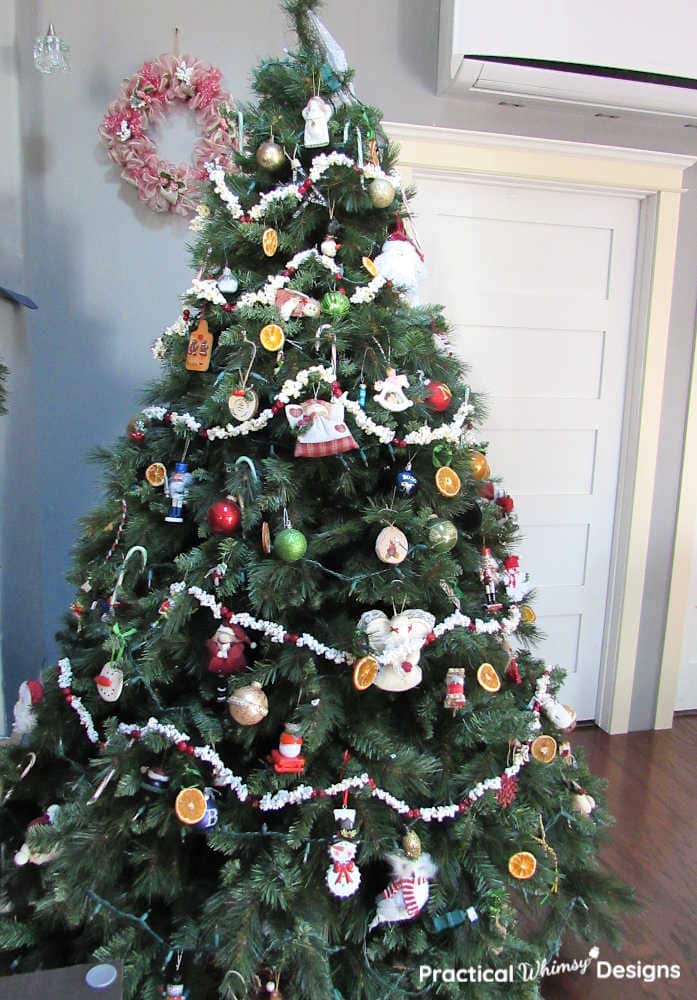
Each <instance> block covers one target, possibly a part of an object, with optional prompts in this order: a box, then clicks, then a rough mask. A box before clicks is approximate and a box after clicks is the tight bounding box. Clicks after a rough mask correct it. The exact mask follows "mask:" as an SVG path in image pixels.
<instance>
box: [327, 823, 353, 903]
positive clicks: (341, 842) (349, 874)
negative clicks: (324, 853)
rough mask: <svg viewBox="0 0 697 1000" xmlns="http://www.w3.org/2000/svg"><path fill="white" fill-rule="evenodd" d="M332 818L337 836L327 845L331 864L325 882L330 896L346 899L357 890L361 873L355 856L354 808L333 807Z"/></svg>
mask: <svg viewBox="0 0 697 1000" xmlns="http://www.w3.org/2000/svg"><path fill="white" fill-rule="evenodd" d="M334 819H335V820H336V823H337V826H338V832H337V836H336V838H335V840H334V842H333V843H332V844H331V846H330V847H329V857H330V859H331V861H332V864H331V865H330V866H329V868H327V874H326V882H327V886H328V888H329V891H330V892H331V894H332V896H337V897H338V898H339V899H346V898H347V897H348V896H353V894H354V893H355V892H357V891H358V887H359V886H360V884H361V873H360V870H359V868H358V865H357V864H356V861H355V858H356V853H357V851H358V843H357V841H356V833H357V831H356V829H355V827H354V824H355V822H356V810H355V809H335V810H334Z"/></svg>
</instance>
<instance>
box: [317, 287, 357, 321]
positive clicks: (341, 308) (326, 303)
mask: <svg viewBox="0 0 697 1000" xmlns="http://www.w3.org/2000/svg"><path fill="white" fill-rule="evenodd" d="M321 306H322V312H323V313H324V314H325V315H326V316H331V318H332V319H339V318H340V317H341V316H345V315H346V313H347V312H348V311H349V309H350V308H351V303H350V302H349V300H348V296H347V295H344V293H343V292H327V293H326V294H325V295H323V296H322V302H321Z"/></svg>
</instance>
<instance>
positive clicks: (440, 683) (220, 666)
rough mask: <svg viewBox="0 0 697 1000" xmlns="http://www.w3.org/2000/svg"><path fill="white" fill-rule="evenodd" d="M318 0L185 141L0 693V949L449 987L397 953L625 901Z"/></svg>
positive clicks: (179, 976) (301, 997)
mask: <svg viewBox="0 0 697 1000" xmlns="http://www.w3.org/2000/svg"><path fill="white" fill-rule="evenodd" d="M317 6H318V0H286V2H285V8H286V10H287V11H288V13H289V14H290V16H291V18H292V21H293V23H294V25H295V28H296V31H297V35H298V41H299V44H298V46H297V51H295V52H292V53H287V54H286V55H285V56H284V57H283V58H281V59H273V60H268V61H265V62H263V63H262V64H261V65H260V66H259V67H258V68H257V70H256V72H255V76H254V91H255V94H256V102H255V103H254V104H251V105H249V106H247V107H245V108H244V109H242V110H243V117H241V124H242V127H241V129H240V132H239V136H238V151H237V154H236V169H235V170H233V171H231V172H228V173H226V172H225V171H224V170H223V169H222V168H221V167H219V166H218V165H217V164H215V163H212V164H210V165H209V168H208V171H209V175H210V183H208V184H207V185H205V188H204V192H203V195H202V202H201V206H200V208H199V211H198V214H197V217H196V219H195V221H194V223H193V228H194V230H195V231H196V233H197V235H196V245H195V247H194V248H193V262H194V267H195V269H196V272H197V276H196V277H195V278H194V279H193V282H192V287H191V288H190V289H189V291H188V292H187V295H186V297H185V305H186V308H185V310H184V311H183V313H182V316H181V317H180V318H179V319H178V320H177V322H176V323H174V324H173V326H171V327H169V328H168V329H167V330H166V331H165V333H164V335H163V336H162V337H161V338H160V339H159V340H158V341H157V343H156V345H155V348H154V350H155V353H156V356H157V357H158V358H159V360H160V361H161V362H162V366H163V374H162V377H161V378H160V379H159V381H157V383H156V384H154V385H152V386H151V387H150V388H149V390H148V392H147V396H146V400H145V403H146V405H145V408H144V410H143V412H142V413H141V414H139V415H138V417H136V418H134V419H133V420H132V421H131V422H130V424H129V426H128V433H127V434H125V435H124V437H123V439H122V440H120V441H119V442H118V443H117V444H116V445H115V447H113V448H110V449H104V450H103V451H101V452H100V455H99V458H100V460H101V462H102V465H103V468H104V472H105V491H104V498H103V501H102V502H101V503H100V505H99V506H98V507H97V508H96V509H95V510H93V511H92V512H91V513H90V514H89V515H88V516H87V517H86V518H85V519H84V523H83V530H82V534H81V537H80V539H79V541H78V544H77V546H76V551H75V558H74V564H73V566H72V569H71V572H70V580H71V581H72V583H73V584H74V585H75V587H76V597H75V601H74V604H73V605H72V608H71V611H70V614H69V615H68V616H67V617H66V624H65V627H64V629H63V631H62V632H61V635H60V639H61V644H62V656H61V659H60V661H59V663H58V665H57V666H55V667H53V668H52V669H49V670H48V671H47V672H46V673H45V674H44V676H43V677H42V680H41V681H40V682H39V681H31V682H27V683H25V684H24V685H23V686H22V689H21V691H20V700H19V702H18V705H17V708H16V711H15V728H14V732H13V736H12V737H11V739H10V741H9V742H8V744H7V745H6V746H5V748H4V749H3V752H2V755H1V758H0V777H1V778H2V783H3V787H2V791H0V798H1V799H2V808H1V809H0V823H1V836H2V841H3V844H4V854H3V866H2V914H1V915H0V949H1V950H2V969H3V971H4V972H5V973H10V972H24V971H28V970H31V969H34V968H40V967H51V966H57V965H66V964H71V963H78V962H85V961H92V960H107V959H121V960H123V962H124V966H125V983H126V987H125V995H126V996H127V997H138V998H140V1000H148V998H155V997H159V996H161V995H162V994H163V993H164V994H165V995H167V996H181V995H187V994H188V995H189V996H190V997H191V998H192V1000H193V998H196V1000H198V998H201V1000H203V998H212V997H216V996H222V997H229V998H232V997H237V998H242V997H276V998H279V997H281V996H283V997H286V998H294V1000H326V998H333V1000H342V998H343V1000H386V998H388V997H390V998H403V997H409V996H415V995H419V996H421V995H434V996H455V995H462V986H461V985H460V984H457V983H454V984H451V983H449V982H448V981H447V977H443V979H440V980H436V979H434V978H433V977H431V978H427V979H426V980H425V981H424V979H423V976H422V975H420V967H421V966H429V967H431V968H442V969H448V968H462V967H470V966H471V967H478V966H481V967H482V968H483V969H505V968H507V967H508V966H509V965H510V964H511V963H517V962H520V961H528V962H531V963H535V962H536V961H538V960H541V959H549V958H551V957H552V956H553V955H555V954H556V953H557V951H558V949H559V947H560V944H561V941H562V939H563V938H564V936H565V935H567V934H576V935H579V936H581V937H582V938H584V939H585V940H586V941H588V942H590V943H591V944H593V943H596V942H606V941H613V942H614V941H616V940H617V937H618V932H617V925H616V914H617V912H618V910H620V909H621V908H622V907H623V906H626V905H628V903H629V900H630V897H631V893H630V891H629V890H628V889H626V888H625V887H624V886H622V885H621V884H619V883H618V882H617V881H616V880H615V879H613V878H612V876H611V875H609V874H608V873H606V872H604V871H603V870H602V869H601V867H600V866H599V863H598V860H597V852H598V846H599V842H600V840H601V838H602V834H603V830H604V828H606V827H607V825H608V823H609V819H610V817H609V816H608V814H607V811H606V804H605V799H604V796H603V789H602V782H601V781H600V780H598V779H597V778H595V777H594V776H593V775H592V774H590V773H589V771H588V768H587V767H586V765H585V763H584V760H583V757H582V754H581V753H578V754H576V755H574V752H573V748H572V746H571V743H570V741H569V739H568V736H567V734H568V732H570V730H571V729H572V728H573V725H574V714H573V711H572V710H571V709H570V708H568V707H567V706H564V705H563V704H561V703H560V701H559V699H558V698H557V697H556V691H557V690H558V687H559V684H560V682H561V680H562V677H563V675H562V673H561V672H560V671H559V670H558V669H556V668H555V669H550V668H549V667H548V666H546V665H545V664H544V663H542V662H540V661H539V660H538V659H535V657H534V655H533V654H532V653H531V651H530V650H531V649H532V648H533V647H534V641H535V638H536V631H535V625H534V612H533V611H532V608H531V605H530V603H529V601H530V594H529V584H528V582H527V579H526V576H525V573H524V570H523V568H522V567H520V566H519V565H518V560H517V557H516V555H515V547H516V540H517V524H516V519H515V514H514V512H513V500H512V499H511V498H510V497H509V496H508V495H507V494H506V493H505V491H504V490H503V488H502V487H501V485H500V484H498V483H497V481H496V479H495V476H492V470H491V468H490V466H489V460H488V458H487V456H486V443H485V442H482V441H481V440H480V437H481V435H480V434H478V431H477V427H478V424H479V423H480V422H481V419H482V416H483V412H484V408H483V402H482V400H481V399H480V398H479V397H478V396H477V395H476V393H475V392H473V391H470V388H469V387H468V385H467V383H466V371H465V369H464V368H463V366H462V364H461V362H460V361H459V360H458V359H456V357H455V356H454V355H453V353H452V352H451V350H450V349H449V347H448V343H447V339H446V335H447V321H446V319H445V317H444V316H443V315H442V312H441V310H440V309H439V308H438V307H435V306H429V305H421V304H419V301H418V291H417V287H416V286H417V281H418V275H419V272H420V269H421V256H420V251H419V247H418V242H417V240H416V236H415V231H414V229H413V226H412V221H411V218H410V214H409V194H410V193H409V191H408V190H405V189H404V187H403V186H402V184H401V182H400V178H399V175H398V172H397V168H396V160H397V150H396V149H395V148H394V147H393V146H391V145H390V143H389V142H388V141H387V139H386V137H385V134H384V132H383V130H382V128H381V121H380V114H379V112H378V111H377V110H376V109H375V108H372V107H369V106H367V105H365V104H363V103H362V102H361V101H360V100H359V99H358V97H357V96H356V92H355V90H354V86H353V83H352V73H351V71H350V70H349V69H348V67H347V65H346V61H345V58H344V56H343V52H342V51H341V49H340V48H339V47H338V45H337V44H336V42H335V41H334V39H333V38H332V37H331V36H330V35H329V34H328V33H327V32H326V29H325V28H324V26H323V25H322V23H321V21H319V19H318V18H317V15H316V13H315V8H316V7H317ZM490 458H491V461H492V465H494V467H495V456H493V455H492V456H490ZM444 980H445V981H444ZM466 992H467V995H468V996H471V997H473V998H474V997H492V996H504V995H505V996H507V997H536V996H539V981H537V980H533V981H532V982H523V981H518V980H516V981H515V982H513V983H505V984H499V983H491V982H489V983H479V984H477V983H476V982H475V983H473V984H472V985H471V986H469V987H467V988H466Z"/></svg>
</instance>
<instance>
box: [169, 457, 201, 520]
mask: <svg viewBox="0 0 697 1000" xmlns="http://www.w3.org/2000/svg"><path fill="white" fill-rule="evenodd" d="M193 478H194V477H193V476H192V475H191V473H190V472H189V466H188V465H187V463H186V462H177V464H176V465H175V466H174V472H173V473H172V474H171V475H170V477H169V479H168V480H166V482H165V496H166V497H169V499H170V500H171V506H170V508H169V514H168V515H167V517H166V518H165V521H166V522H167V523H168V524H181V523H182V522H183V520H184V501H185V500H186V497H187V494H188V492H189V487H190V486H191V483H192V481H193Z"/></svg>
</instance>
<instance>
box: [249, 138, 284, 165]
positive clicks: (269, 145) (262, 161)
mask: <svg viewBox="0 0 697 1000" xmlns="http://www.w3.org/2000/svg"><path fill="white" fill-rule="evenodd" d="M285 158H286V156H285V152H284V151H283V146H280V145H279V144H278V143H277V142H276V141H275V140H274V139H267V140H266V142H262V144H261V145H260V146H259V147H258V148H257V151H256V161H257V163H258V164H259V166H260V167H263V169H264V170H271V171H274V170H280V169H281V167H282V166H283V164H284V162H285Z"/></svg>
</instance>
